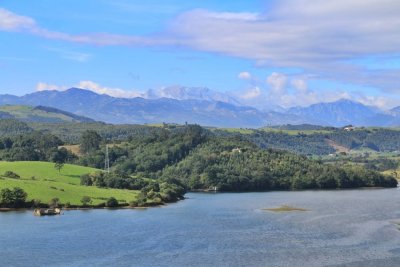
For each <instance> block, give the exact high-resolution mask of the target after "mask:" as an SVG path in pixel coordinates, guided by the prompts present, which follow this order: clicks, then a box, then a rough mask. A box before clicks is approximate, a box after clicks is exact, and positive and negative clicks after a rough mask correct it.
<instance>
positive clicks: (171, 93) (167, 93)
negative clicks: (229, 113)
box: [143, 85, 240, 105]
mask: <svg viewBox="0 0 400 267" xmlns="http://www.w3.org/2000/svg"><path fill="white" fill-rule="evenodd" d="M143 97H144V98H148V99H158V98H163V97H165V98H172V99H177V100H206V101H219V102H225V103H229V104H233V105H240V103H239V102H238V101H237V100H236V99H235V98H233V97H232V96H230V95H229V94H227V93H221V92H217V91H214V90H211V89H209V88H207V87H185V86H180V85H175V86H168V87H164V88H162V89H159V90H148V91H147V92H146V93H145V94H144V96H143Z"/></svg>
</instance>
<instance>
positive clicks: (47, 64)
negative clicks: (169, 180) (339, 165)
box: [0, 0, 400, 109]
mask: <svg viewBox="0 0 400 267" xmlns="http://www.w3.org/2000/svg"><path fill="white" fill-rule="evenodd" d="M399 14H400V1H398V0H352V1H348V0H335V1H326V0H279V1H273V0H270V1H261V0H253V1H248V0H235V1H217V0H214V1H211V0H192V1H185V0H163V1H155V0H147V1H135V0H130V1H129V0H86V1H80V0H69V1H50V0H37V1H7V0H0V94H13V95H24V94H27V93H33V92H35V91H41V90H66V89H67V88H70V87H79V88H83V89H87V90H92V91H94V92H97V93H106V94H109V95H112V96H116V97H137V96H146V92H147V91H148V90H150V89H151V90H153V91H155V92H160V91H162V90H163V89H164V88H166V87H169V86H184V87H206V88H209V89H210V90H212V91H216V92H217V93H222V94H226V95H229V96H232V97H234V98H235V99H237V100H238V102H240V103H242V104H246V105H252V106H255V107H258V108H261V109H268V108H270V107H275V106H281V107H286V108H287V107H292V106H307V105H310V104H314V103H318V102H331V101H336V100H338V99H341V98H346V99H351V100H354V101H359V102H361V103H363V104H367V105H373V106H377V107H379V108H383V109H390V108H392V107H395V106H399V105H400V16H399Z"/></svg>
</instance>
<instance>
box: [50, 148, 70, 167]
mask: <svg viewBox="0 0 400 267" xmlns="http://www.w3.org/2000/svg"><path fill="white" fill-rule="evenodd" d="M68 156H69V153H68V150H67V149H66V148H65V147H62V148H60V149H57V151H55V152H54V153H53V154H52V155H51V161H52V162H62V163H65V162H66V161H67V159H68Z"/></svg>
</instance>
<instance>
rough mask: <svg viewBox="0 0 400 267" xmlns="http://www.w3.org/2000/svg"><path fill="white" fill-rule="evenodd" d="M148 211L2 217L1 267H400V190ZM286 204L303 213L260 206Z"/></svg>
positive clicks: (244, 197) (202, 197)
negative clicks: (274, 210) (399, 226)
mask: <svg viewBox="0 0 400 267" xmlns="http://www.w3.org/2000/svg"><path fill="white" fill-rule="evenodd" d="M186 197H187V199H185V200H184V201H180V202H178V203H175V204H170V205H166V206H164V207H160V208H150V209H145V210H128V209H126V210H121V209H120V210H90V211H66V212H65V213H64V215H62V216H53V217H35V216H33V215H32V212H31V211H26V212H6V213H4V212H3V213H0V266H400V231H399V230H398V229H397V225H396V224H395V222H400V190H399V189H397V188H395V189H377V190H343V191H299V192H266V193H216V194H212V193H189V194H187V195H186ZM281 205H290V206H295V207H299V208H305V209H307V210H308V211H305V212H286V213H276V212H270V211H264V210H262V209H263V208H271V207H277V206H281Z"/></svg>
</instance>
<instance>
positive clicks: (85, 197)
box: [81, 196, 92, 206]
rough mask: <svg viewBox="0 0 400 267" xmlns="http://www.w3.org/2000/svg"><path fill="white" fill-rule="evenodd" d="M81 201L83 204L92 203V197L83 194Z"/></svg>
mask: <svg viewBox="0 0 400 267" xmlns="http://www.w3.org/2000/svg"><path fill="white" fill-rule="evenodd" d="M81 203H82V205H83V206H87V205H89V204H91V203H92V199H91V198H90V197H89V196H83V197H82V199H81Z"/></svg>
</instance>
